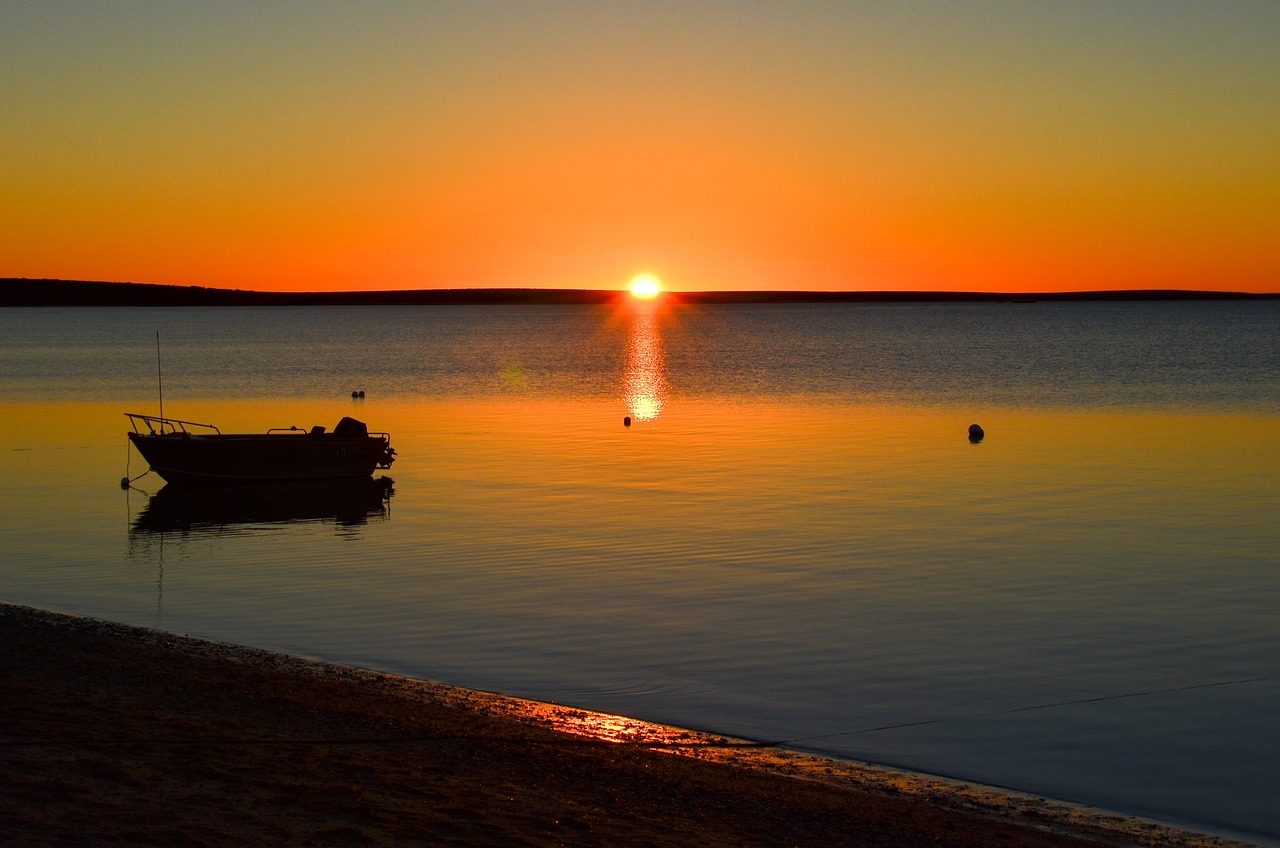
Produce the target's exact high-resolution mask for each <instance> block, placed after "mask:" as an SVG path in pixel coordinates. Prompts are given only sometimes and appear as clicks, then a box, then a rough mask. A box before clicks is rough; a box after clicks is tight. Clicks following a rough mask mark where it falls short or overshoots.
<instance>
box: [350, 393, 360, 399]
mask: <svg viewBox="0 0 1280 848" xmlns="http://www.w3.org/2000/svg"><path fill="white" fill-rule="evenodd" d="M351 396H352V397H353V398H358V397H360V393H359V392H352V393H351Z"/></svg>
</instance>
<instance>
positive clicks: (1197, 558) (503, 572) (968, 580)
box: [0, 302, 1280, 844]
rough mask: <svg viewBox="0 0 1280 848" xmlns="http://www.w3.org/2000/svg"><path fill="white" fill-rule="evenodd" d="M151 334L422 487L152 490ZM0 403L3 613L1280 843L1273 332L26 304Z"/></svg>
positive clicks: (233, 406) (1150, 307) (170, 402)
mask: <svg viewBox="0 0 1280 848" xmlns="http://www.w3.org/2000/svg"><path fill="white" fill-rule="evenodd" d="M157 330H158V331H159V332H160V334H161V339H162V346H163V376H164V393H165V410H166V412H167V413H168V414H169V415H173V416H178V417H182V418H186V419H189V420H195V421H210V422H213V423H217V424H219V425H220V426H222V427H223V428H224V430H226V429H228V428H231V429H245V430H261V429H265V428H266V427H270V426H280V425H284V426H288V425H290V424H296V425H299V426H310V425H311V424H326V425H328V426H332V425H333V424H334V423H335V422H336V421H337V419H338V418H339V417H341V416H342V415H346V414H351V415H354V416H355V417H357V418H360V419H362V420H365V421H367V422H368V423H369V424H370V425H371V426H372V427H373V428H374V429H380V430H388V431H390V432H391V433H392V435H393V443H394V444H395V446H396V447H397V449H398V451H399V452H400V459H399V460H398V461H397V463H396V464H395V466H394V467H393V468H392V469H391V471H389V472H387V473H386V474H387V476H389V477H392V478H394V494H392V495H391V497H390V498H389V499H387V500H384V499H383V498H382V497H380V496H379V495H377V494H374V495H373V496H371V497H363V498H359V499H357V500H356V502H355V503H351V502H349V501H347V500H341V499H327V498H325V497H320V498H317V499H315V500H302V499H298V498H297V497H296V495H294V494H286V495H283V496H281V497H268V498H262V499H259V501H257V502H255V501H254V500H253V499H248V498H245V497H243V496H240V495H234V496H227V497H223V498H214V499H208V498H206V499H203V500H201V499H191V498H184V497H178V498H174V497H173V495H174V490H172V489H168V490H163V491H161V488H162V483H161V481H159V480H157V479H156V478H155V477H154V475H152V476H149V477H143V478H142V479H140V480H139V481H138V482H137V483H136V484H135V485H136V486H138V487H139V490H134V491H130V492H127V493H126V492H123V491H120V490H119V489H118V488H117V487H116V482H117V481H118V480H119V479H120V477H121V476H122V475H123V474H125V473H126V471H127V473H129V474H130V476H135V475H138V474H141V473H142V472H143V471H144V470H145V467H144V466H143V464H142V461H141V460H140V458H139V457H137V455H136V454H132V455H131V454H130V453H129V452H128V449H127V447H126V444H125V439H124V429H125V427H126V422H125V419H124V417H123V416H122V414H121V413H123V412H125V411H137V412H154V411H155V409H156V398H155V381H156V361H155V332H156V331H157ZM356 389H362V390H364V391H365V392H366V397H365V399H364V400H353V399H351V398H350V393H351V391H353V390H356ZM0 392H3V397H4V398H5V402H4V405H3V416H4V431H5V435H6V440H5V441H6V443H7V444H6V448H7V449H6V450H5V451H3V453H0V508H2V512H0V515H2V516H3V517H0V527H3V529H4V541H5V556H4V558H3V563H0V597H2V598H4V599H7V600H11V601H16V602H20V603H26V604H31V605H34V606H40V607H46V608H51V609H58V610H65V611H73V612H79V613H84V614H89V615H95V616H99V617H104V618H108V619H112V620H117V621H124V622H128V623H132V624H140V625H146V626H154V627H160V628H164V629H167V630H172V631H175V632H179V633H190V634H192V635H199V636H203V637H208V638H214V639H220V640H225V641H231V642H238V643H243V644H250V645H254V646H259V647H265V648H270V649H278V650H284V651H289V652H293V653H300V654H305V655H311V656H319V657H324V658H327V659H333V660H336V661H340V662H346V663H353V664H358V665H364V666H370V667H376V668H379V669H385V670H389V671H394V672H400V673H405V674H411V675H414V676H419V677H426V678H431V679H436V680H442V681H445V682H450V683H455V684H459V685H464V686H471V687H475V688H480V689H487V690H495V691H501V692H506V693H510V694H514V695H521V696H527V697H533V698H540V699H546V700H554V701H560V702H565V703H572V704H576V705H580V706H584V707H589V708H594V709H600V710H606V711H612V712H620V713H625V714H629V715H634V716H638V717H642V718H647V719H651V720H655V721H662V722H668V723H674V724H679V725H685V726H693V727H697V728H701V729H708V730H714V731H717V732H724V733H731V734H736V735H742V736H748V737H752V738H758V739H770V740H778V739H785V740H794V741H793V742H792V744H793V745H794V746H795V747H799V748H804V749H807V750H813V751H819V752H823V753H827V754H833V755H837V756H846V757H853V758H858V759H864V760H870V761H874V762H882V763H888V764H893V765H898V766H903V767H907V768H912V769H916V770H921V771H927V772H933V773H938V774H944V775H949V776H954V777H960V778H965V779H970V780H976V781H980V782H984V783H989V784H993V785H998V786H1008V787H1014V788H1018V789H1023V790H1027V791H1031V792H1034V793H1038V794H1043V795H1047V796H1050V797H1054V798H1059V799H1064V800H1071V801H1077V802H1081V803H1086V804H1091V805H1095V806H1100V807H1103V808H1106V809H1112V810H1118V811H1121V812H1126V813H1131V814H1135V815H1142V816H1149V817H1153V818H1157V819H1161V820H1165V821H1169V822H1173V823H1178V824H1187V825H1190V826H1193V827H1196V828H1200V829H1207V830H1214V831H1218V832H1227V833H1232V834H1237V835H1241V834H1242V835H1244V837H1245V838H1247V839H1250V840H1252V841H1256V842H1260V843H1266V844H1280V813H1277V811H1276V809H1275V804H1274V799H1275V797H1276V795H1277V788H1278V785H1277V784H1278V779H1277V778H1276V775H1277V774H1280V718H1277V716H1278V715H1280V713H1278V711H1276V710H1275V709H1274V704H1275V702H1276V700H1277V695H1278V694H1280V691H1278V690H1280V684H1278V682H1277V679H1278V677H1280V674H1278V671H1280V670H1278V669H1277V665H1280V661H1278V660H1277V657H1280V629H1278V628H1276V626H1275V613H1274V611H1275V609H1276V608H1277V601H1280V569H1278V568H1277V555H1276V553H1275V552H1276V551H1277V550H1280V527H1278V523H1277V522H1276V520H1275V516H1276V515H1277V514H1280V485H1278V484H1277V481H1278V479H1280V478H1278V476H1277V472H1280V448H1278V447H1277V446H1278V445H1280V438H1278V437H1280V415H1278V413H1280V303H1276V302H1249V303H1231V302H1211V303H1129V304H1088V303H1080V304H964V305H959V304H956V305H945V306H943V305H940V306H930V305H912V306H862V305H849V306H830V305H823V306H787V305H780V306H741V307H728V306H724V307H714V308H702V309H693V308H689V307H673V306H667V307H658V308H631V307H423V308H367V309H365V308H346V309H342V308H335V309H324V308H314V309H288V308H282V309H205V310H200V309H195V310H183V309H150V310H147V309H139V310H130V309H115V310H112V309H103V310H96V309H85V310H57V309H52V310H40V309H10V310H5V311H2V312H0ZM623 416H630V417H631V418H632V425H631V426H630V427H624V426H623V424H622V418H623ZM973 422H980V423H981V424H982V425H983V426H984V427H985V428H986V432H987V437H986V439H985V440H984V441H983V442H982V443H980V444H976V445H974V444H970V443H969V441H968V439H967V437H966V432H967V427H968V425H969V424H970V423H973ZM178 494H181V493H178ZM282 504H285V505H286V506H287V507H288V508H282V506H281V505H282Z"/></svg>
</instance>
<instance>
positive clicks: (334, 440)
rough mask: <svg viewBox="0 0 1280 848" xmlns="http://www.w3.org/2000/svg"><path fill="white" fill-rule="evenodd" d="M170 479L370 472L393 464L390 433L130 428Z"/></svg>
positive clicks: (148, 457) (242, 479)
mask: <svg viewBox="0 0 1280 848" xmlns="http://www.w3.org/2000/svg"><path fill="white" fill-rule="evenodd" d="M129 440H130V441H132V442H133V445H134V447H136V448H137V449H138V453H140V454H142V457H143V459H145V460H146V461H147V462H148V463H150V465H151V470H152V471H155V472H156V473H157V474H159V475H160V476H161V477H163V478H164V479H165V480H167V481H168V482H170V483H243V482H266V481H288V480H296V481H301V480H338V479H354V478H359V477H369V476H370V475H372V474H373V470H374V469H375V468H379V467H381V468H386V467H387V466H388V465H390V461H391V460H390V454H389V451H390V447H389V445H388V442H387V439H386V438H385V437H384V436H339V435H334V434H324V435H311V434H294V433H267V434H253V435H234V434H226V435H223V434H220V433H219V434H212V435H195V434H191V433H165V434H163V435H160V434H151V433H129Z"/></svg>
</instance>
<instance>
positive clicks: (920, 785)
mask: <svg viewBox="0 0 1280 848" xmlns="http://www.w3.org/2000/svg"><path fill="white" fill-rule="evenodd" d="M82 844H119V845H165V846H205V845H414V844H424V845H538V846H542V845H569V846H579V845H603V846H630V845H636V846H639V845H682V846H683V845H708V846H711V845H797V846H799V845H803V846H819V845H859V846H917V845H943V846H1013V845H1017V846H1046V848H1047V847H1048V846H1092V845H1162V846H1164V845H1167V846H1207V845H1227V844H1230V843H1227V842H1225V841H1223V840H1218V839H1214V838H1212V837H1201V836H1197V835H1194V834H1187V833H1184V832H1181V831H1174V830H1169V829H1164V828H1160V827H1158V826H1155V825H1152V824H1150V823H1144V822H1138V821H1134V820H1130V819H1124V818H1120V817H1115V816H1106V815H1099V814H1096V813H1091V812H1088V811H1082V810H1076V809H1073V808H1070V807H1066V806H1062V805H1055V804H1050V803H1047V802H1044V801H1042V800H1040V799H1036V798H1029V797H1023V796H1014V795H1007V794H1003V793H996V792H992V791H987V790H982V789H979V788H977V787H969V786H965V785H961V784H954V783H948V782H945V781H938V780H934V779H931V778H927V777H922V776H918V775H907V774H902V773H899V772H892V771H887V770H881V769H873V768H869V767H864V766H859V765H855V764H848V763H839V762H834V761H830V760H823V759H820V758H813V757H806V756H803V755H799V754H791V753H786V752H780V751H773V750H768V749H759V748H744V747H739V746H736V743H735V741H734V740H725V739H722V738H719V737H713V736H706V735H702V734H695V733H691V732H688V731H682V730H677V729H673V728H667V727H661V726H655V725H649V724H645V723H641V722H635V721H632V720H629V719H622V718H619V717H613V716H602V715H599V714H594V713H586V712H583V711H580V710H573V709H567V708H561V707H553V706H550V705H546V704H536V703H531V702H527V701H519V700H515V699H510V698H503V697H501V696H497V695H489V694H485V693H478V692H472V691H468V690H461V689H455V688H452V687H446V686H441V685H438V684H434V683H427V682H423V681H416V680H409V679H405V678H400V677H394V676H390V675H383V674H378V673H375V672H370V671H365V670H359V669H350V668H345V667H340V666H334V665H330V664H326V663H319V662H313V661H309V660H304V659H298V658H293V657H284V656H280V655H276V654H270V653H267V652H263V651H256V650H252V649H246V648H239V647H234V646H229V645H223V644H218V643H212V642H206V641H202V640H196V639H187V638H184V637H177V636H171V635H167V634H162V633H157V632H154V631H149V630H141V629H136V628H128V627H123V626H120V625H114V624H107V623H104V622H100V621H95V620H92V619H83V618H74V617H68V616H61V615H56V614H53V613H46V612H41V611H38V610H33V609H29V608H26V607H18V606H11V605H5V604H0V845H5V846H26V845H82Z"/></svg>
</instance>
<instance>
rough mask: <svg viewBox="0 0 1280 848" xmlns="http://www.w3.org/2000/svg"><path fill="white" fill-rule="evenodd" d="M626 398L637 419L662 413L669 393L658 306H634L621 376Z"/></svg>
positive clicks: (628, 407)
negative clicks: (623, 370)
mask: <svg viewBox="0 0 1280 848" xmlns="http://www.w3.org/2000/svg"><path fill="white" fill-rule="evenodd" d="M622 393H623V400H624V401H625V402H626V404H627V409H629V410H630V411H631V415H632V417H633V418H635V420H636V421H653V420H656V419H657V418H658V416H659V415H661V414H662V406H663V404H664V403H665V402H666V397H667V379H666V362H665V359H664V358H663V354H662V334H661V332H660V331H659V328H658V316H657V310H656V309H655V308H653V307H650V306H640V307H638V308H637V309H636V310H635V313H634V318H633V320H632V323H631V335H630V337H629V338H628V339H627V365H626V370H625V372H624V374H623V380H622Z"/></svg>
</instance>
